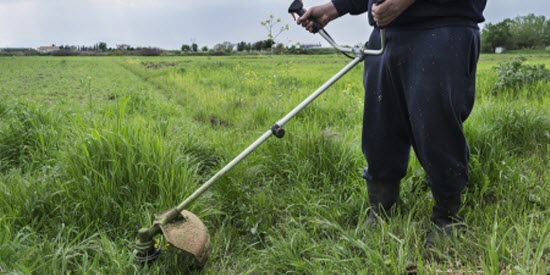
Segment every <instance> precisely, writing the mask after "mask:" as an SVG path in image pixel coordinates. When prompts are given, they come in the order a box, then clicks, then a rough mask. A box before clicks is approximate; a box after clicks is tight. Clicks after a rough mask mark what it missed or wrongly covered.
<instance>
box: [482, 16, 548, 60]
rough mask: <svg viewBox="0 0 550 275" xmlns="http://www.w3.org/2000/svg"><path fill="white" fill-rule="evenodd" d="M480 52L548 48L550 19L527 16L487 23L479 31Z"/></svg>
mask: <svg viewBox="0 0 550 275" xmlns="http://www.w3.org/2000/svg"><path fill="white" fill-rule="evenodd" d="M481 45H482V48H481V50H482V52H495V49H496V48H497V47H503V48H505V49H507V50H518V49H542V48H545V47H548V46H550V19H546V17H545V16H542V15H541V16H536V15H534V14H529V15H526V16H518V17H516V18H514V19H509V18H507V19H505V20H503V21H502V22H499V23H496V24H493V23H487V24H486V25H485V27H484V28H483V30H482V31H481Z"/></svg>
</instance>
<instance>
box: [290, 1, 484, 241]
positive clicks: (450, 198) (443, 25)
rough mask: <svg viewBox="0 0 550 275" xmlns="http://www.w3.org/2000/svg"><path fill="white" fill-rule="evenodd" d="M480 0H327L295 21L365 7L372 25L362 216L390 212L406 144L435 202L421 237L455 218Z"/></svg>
mask: <svg viewBox="0 0 550 275" xmlns="http://www.w3.org/2000/svg"><path fill="white" fill-rule="evenodd" d="M485 5H486V0H386V1H384V2H381V3H375V0H368V1H367V0H332V2H329V3H326V4H324V5H320V6H316V7H312V8H310V9H309V10H308V11H307V12H306V13H305V14H304V15H303V16H302V17H300V18H299V19H298V23H299V24H302V26H304V27H305V28H306V29H307V30H308V31H310V32H312V31H313V19H315V21H316V22H317V23H319V24H320V25H321V26H323V27H324V26H326V25H327V24H328V23H329V22H330V21H332V20H334V19H336V18H338V17H340V16H343V15H345V14H348V13H350V14H352V15H357V14H361V13H364V12H367V11H369V12H368V18H369V23H370V24H371V25H373V26H375V29H374V31H373V33H372V34H371V37H370V39H369V44H368V45H369V48H373V49H376V48H378V47H379V46H380V42H379V41H380V38H379V29H378V28H385V29H386V34H387V45H386V50H385V52H384V53H383V54H382V55H381V56H367V57H366V59H365V72H364V85H365V105H364V116H363V138H362V148H363V154H364V155H365V158H366V160H367V163H368V167H367V168H365V170H364V172H363V177H364V178H365V179H366V180H367V189H368V193H369V202H370V204H371V210H372V211H370V213H369V219H368V220H369V222H370V223H373V222H375V221H376V217H377V216H380V215H385V214H387V215H390V214H391V211H390V210H392V207H393V206H394V205H395V204H396V203H397V202H398V200H399V190H400V188H399V185H400V180H401V178H403V177H404V176H405V174H406V171H407V166H408V162H409V152H410V148H411V146H412V148H413V149H414V151H415V153H416V156H417V158H418V159H419V161H420V163H421V165H422V167H423V168H424V170H425V171H426V176H427V177H426V178H427V182H428V185H429V186H430V189H431V191H432V194H433V197H434V200H435V205H434V206H433V212H432V217H431V218H432V221H433V223H434V225H435V228H434V230H432V231H431V232H430V233H429V234H428V244H433V242H434V241H435V239H436V238H438V237H440V236H448V235H449V234H451V232H452V230H453V228H455V227H456V225H457V224H458V222H459V221H461V219H460V217H459V216H458V210H459V208H460V206H461V194H462V192H463V190H464V188H465V186H466V183H467V181H468V158H469V149H468V144H467V142H466V139H465V137H464V133H463V131H462V123H463V122H464V121H465V120H466V118H467V117H468V115H469V114H470V112H471V110H472V107H473V104H474V97H475V74H476V65H477V60H478V57H479V47H480V45H479V44H480V42H479V40H480V39H479V28H478V26H477V24H478V23H480V22H483V21H484V18H483V15H482V12H483V10H484V9H485Z"/></svg>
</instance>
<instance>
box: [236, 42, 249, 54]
mask: <svg viewBox="0 0 550 275" xmlns="http://www.w3.org/2000/svg"><path fill="white" fill-rule="evenodd" d="M247 46H248V45H247V44H246V42H244V41H241V42H239V43H238V44H237V51H238V52H242V51H246V50H247Z"/></svg>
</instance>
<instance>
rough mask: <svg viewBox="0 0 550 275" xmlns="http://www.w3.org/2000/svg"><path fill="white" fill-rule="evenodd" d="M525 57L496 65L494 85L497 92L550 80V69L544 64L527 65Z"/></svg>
mask: <svg viewBox="0 0 550 275" xmlns="http://www.w3.org/2000/svg"><path fill="white" fill-rule="evenodd" d="M525 60H527V58H525V57H519V58H515V59H512V60H510V61H506V62H503V63H501V64H499V65H498V66H497V67H495V68H494V69H495V71H496V72H497V81H496V83H495V85H494V88H493V89H494V90H495V92H499V91H503V90H505V89H510V88H515V89H518V88H521V87H522V86H525V85H531V84H534V83H537V82H539V81H541V82H548V81H550V71H549V70H548V69H546V68H545V65H544V64H537V65H525V64H523V62H524V61H525Z"/></svg>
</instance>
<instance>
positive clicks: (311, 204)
mask: <svg viewBox="0 0 550 275" xmlns="http://www.w3.org/2000/svg"><path fill="white" fill-rule="evenodd" d="M523 55H524V56H526V57H527V58H528V59H527V63H529V64H540V63H542V64H545V65H546V66H547V67H550V55H548V54H545V53H532V54H529V53H524V54H523ZM516 56H519V54H518V53H515V54H508V55H482V56H481V60H480V64H479V69H478V89H477V101H476V106H475V108H474V111H473V113H472V115H471V117H470V119H469V120H468V121H467V123H466V124H465V132H466V134H467V136H468V139H469V142H470V147H471V151H472V156H471V163H470V167H471V182H470V184H469V186H468V188H467V190H466V193H465V205H464V207H463V209H462V210H461V215H462V216H463V217H465V219H466V221H467V224H468V228H467V230H466V232H464V234H463V235H462V237H461V238H460V239H459V241H458V242H456V243H454V244H451V243H447V244H444V245H441V246H439V247H437V248H436V249H433V250H427V249H425V248H424V241H425V234H426V233H427V231H428V230H429V229H430V221H429V215H430V213H431V206H432V203H433V200H432V198H431V195H430V193H429V191H428V189H427V188H426V186H425V185H424V183H423V171H422V169H421V167H420V165H419V163H418V162H417V161H416V160H415V159H414V157H413V159H412V161H411V165H410V168H409V171H408V174H407V176H406V178H405V179H404V180H403V188H402V194H401V195H402V198H403V201H404V204H403V205H402V206H401V207H400V208H399V209H398V214H397V216H396V217H394V218H393V219H392V220H391V221H390V222H389V223H383V224H381V225H380V226H378V227H375V228H366V227H364V225H363V222H364V221H365V218H366V217H365V214H364V213H365V211H366V208H367V207H368V203H367V200H366V198H367V193H366V190H365V188H364V180H363V179H362V178H361V177H360V175H361V171H362V168H363V167H364V166H365V165H366V163H365V162H364V160H363V157H362V155H361V150H360V133H361V118H362V113H361V112H362V98H363V94H362V93H363V91H362V81H361V77H362V68H360V67H361V66H358V68H355V69H354V70H353V71H352V72H351V73H350V74H348V75H347V76H345V77H344V78H343V79H342V80H341V81H339V82H338V83H336V84H335V85H334V87H332V88H331V89H330V90H329V91H328V92H327V93H326V94H324V95H323V96H321V98H319V99H318V100H317V101H315V102H314V103H313V104H312V105H311V106H310V107H308V108H307V109H306V110H304V112H303V113H301V114H299V115H298V116H297V117H296V119H294V120H292V121H291V122H290V123H289V124H288V125H287V126H286V127H285V128H286V131H287V135H286V136H285V138H284V139H282V140H278V139H275V138H274V139H270V140H269V141H267V142H266V143H265V144H264V145H263V146H262V147H260V148H259V149H258V150H257V151H256V152H254V153H253V154H252V155H251V156H250V157H249V158H247V159H246V160H245V161H244V162H243V163H241V164H240V165H238V166H237V167H236V168H235V169H234V170H232V171H231V172H230V173H228V174H227V175H226V176H225V177H224V178H223V179H221V180H220V181H219V182H218V183H217V184H216V185H215V187H214V188H213V189H212V190H211V191H209V192H207V193H206V194H205V195H204V196H203V197H201V198H200V199H199V200H198V201H197V202H196V203H195V204H193V205H192V207H190V209H189V210H191V211H193V212H194V213H195V214H197V215H198V216H199V217H200V218H201V219H202V220H203V221H204V222H205V224H206V226H207V227H208V228H209V231H210V234H211V238H212V243H213V251H212V255H211V258H210V262H209V264H208V265H207V266H206V268H205V269H204V270H203V271H202V272H204V273H208V274H218V273H222V274H224V273H225V274H234V273H245V274H248V273H251V274H258V273H275V274H277V273H286V272H288V273H305V274H357V273H361V274H403V273H406V272H408V271H417V272H418V273H420V274H433V273H436V272H441V273H450V274H470V273H487V274H548V273H549V272H550V203H549V202H550V184H549V183H550V180H549V171H550V165H549V161H550V159H549V158H550V83H542V82H538V83H535V84H532V85H529V86H526V87H522V88H517V89H508V90H505V91H499V92H493V89H492V87H493V84H494V83H495V79H496V73H495V72H494V69H493V67H494V66H496V65H497V64H499V63H500V62H502V61H506V60H509V59H511V58H513V57H516ZM346 63H347V60H346V59H345V58H344V57H341V56H336V55H327V56H254V57H155V58H146V57H144V58H134V57H66V58H62V57H28V58H24V57H2V58H0V98H1V99H2V100H1V101H0V273H3V272H7V273H14V274H19V273H21V274H27V273H36V274H59V273H92V274H96V273H99V274H129V273H153V274H166V273H189V272H198V271H190V270H188V269H187V265H186V262H185V257H183V256H182V255H179V254H178V253H177V252H176V251H175V250H174V249H171V248H170V247H169V246H167V245H165V244H163V243H161V245H162V246H163V247H165V248H166V249H165V253H164V254H163V255H162V257H161V258H160V259H159V260H158V261H157V262H155V263H154V264H152V265H150V266H141V265H139V264H136V263H135V262H134V259H133V255H132V249H133V244H134V240H135V236H136V232H137V230H138V229H139V228H140V227H142V226H149V225H150V224H151V221H152V219H153V217H154V214H156V213H159V212H161V211H163V210H165V209H168V208H171V207H173V206H175V205H177V204H178V203H179V202H180V201H182V200H183V199H184V198H185V197H186V196H187V195H189V194H190V193H191V192H192V191H194V189H195V188H196V187H197V186H198V185H199V184H201V183H202V182H204V181H205V180H206V179H208V178H209V177H210V176H211V175H213V174H214V173H215V172H216V171H217V170H218V169H219V168H221V167H222V166H223V165H225V164H226V163H227V162H228V161H230V160H231V159H232V158H233V157H234V156H236V155H237V154H238V153H239V152H240V151H242V150H243V149H244V148H245V147H246V146H248V145H249V144H250V143H251V142H253V141H254V140H255V139H256V138H257V137H258V136H259V135H261V134H262V133H263V132H265V131H266V130H267V129H268V128H269V127H270V126H271V125H272V124H273V123H274V122H275V121H277V120H278V119H279V118H281V117H282V116H283V115H285V114H286V113H287V112H288V111H290V110H291V109H292V108H293V107H294V106H295V105H297V104H298V103H299V102H301V101H302V100H303V99H304V98H305V97H306V96H307V95H309V94H310V93H311V92H313V91H314V90H315V89H316V88H317V87H318V86H320V85H321V84H322V83H323V82H324V81H325V80H327V79H328V78H329V77H331V76H332V75H333V74H334V73H336V72H337V71H338V70H339V69H340V68H342V67H343V66H344V65H345V64H346Z"/></svg>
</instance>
